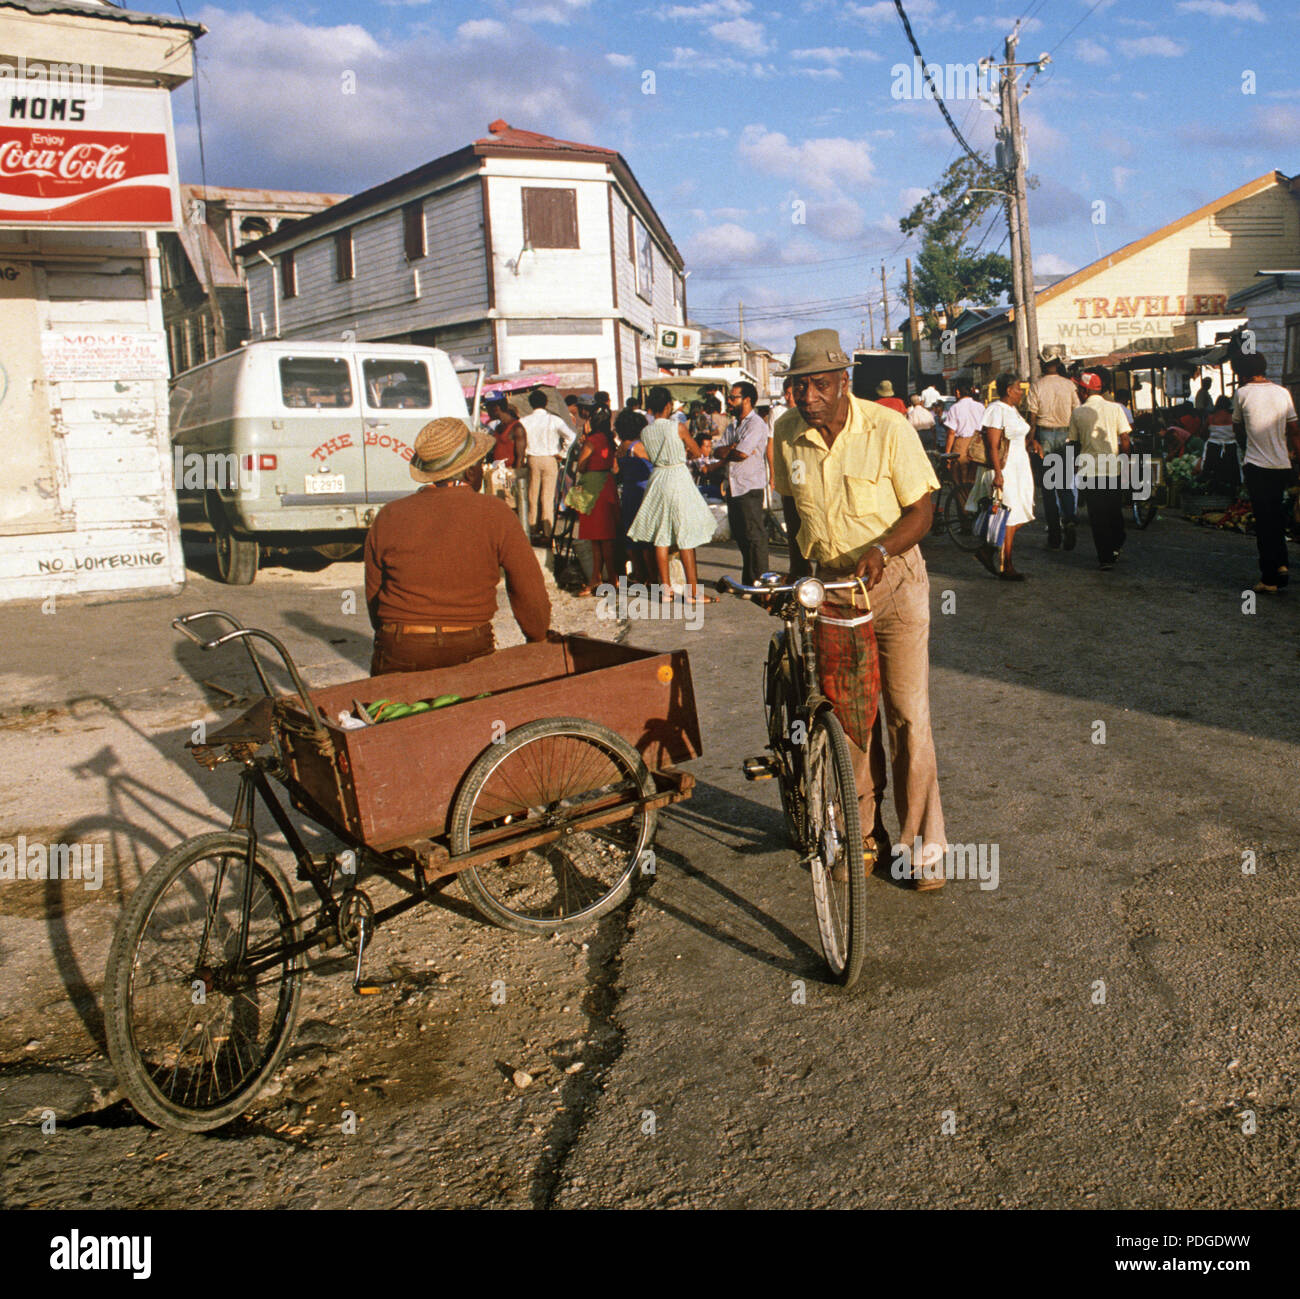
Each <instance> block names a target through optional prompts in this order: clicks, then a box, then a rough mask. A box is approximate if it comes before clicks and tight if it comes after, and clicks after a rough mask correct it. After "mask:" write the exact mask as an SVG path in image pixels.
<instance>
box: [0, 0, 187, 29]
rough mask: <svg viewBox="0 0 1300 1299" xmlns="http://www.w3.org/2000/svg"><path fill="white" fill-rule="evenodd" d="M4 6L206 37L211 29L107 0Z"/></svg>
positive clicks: (5, 2) (9, 1)
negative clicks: (99, 2)
mask: <svg viewBox="0 0 1300 1299" xmlns="http://www.w3.org/2000/svg"><path fill="white" fill-rule="evenodd" d="M0 9H24V10H26V11H27V12H28V13H30V14H75V15H76V16H77V17H79V18H105V19H108V20H109V21H110V22H119V23H140V24H142V25H143V26H147V27H173V28H174V27H179V28H181V30H182V31H187V32H192V33H193V34H194V35H195V36H202V35H203V33H204V32H205V31H207V28H206V27H204V26H203V24H202V23H191V22H186V21H185V20H184V19H181V18H165V17H163V16H162V15H161V14H142V13H140V12H139V11H138V10H135V9H122V8H119V7H118V6H117V5H115V4H109V3H107V0H106V2H105V3H104V4H93V3H91V2H90V0H0Z"/></svg>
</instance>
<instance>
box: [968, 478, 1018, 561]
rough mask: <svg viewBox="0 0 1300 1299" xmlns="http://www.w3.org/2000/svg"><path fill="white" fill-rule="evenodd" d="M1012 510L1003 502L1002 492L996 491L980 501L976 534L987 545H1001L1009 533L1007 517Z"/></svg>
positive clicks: (975, 527) (976, 517) (976, 516)
mask: <svg viewBox="0 0 1300 1299" xmlns="http://www.w3.org/2000/svg"><path fill="white" fill-rule="evenodd" d="M1010 514H1011V511H1010V510H1009V509H1008V508H1007V507H1006V506H1005V505H1003V504H1002V493H1001V492H996V491H995V492H994V493H993V495H992V496H986V497H984V499H983V500H982V501H980V508H979V512H978V513H977V514H976V515H975V524H974V531H975V535H976V536H977V537H978V538H979V539H980V540H981V541H982V542H984V543H985V544H986V545H989V546H993V547H995V548H996V547H999V546H1001V545H1002V541H1003V539H1004V538H1005V537H1006V535H1007V519H1008V517H1009V516H1010Z"/></svg>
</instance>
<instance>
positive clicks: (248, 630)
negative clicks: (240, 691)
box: [172, 609, 325, 731]
mask: <svg viewBox="0 0 1300 1299" xmlns="http://www.w3.org/2000/svg"><path fill="white" fill-rule="evenodd" d="M200 618H219V619H221V620H222V621H223V622H225V623H228V624H229V625H230V627H231V630H230V631H228V632H225V633H223V634H222V635H220V636H217V637H214V638H213V639H212V640H204V639H203V637H201V636H200V635H199V634H198V633H197V632H195V631H193V630H192V629H191V628H190V627H189V625H188V624H189V623H191V622H197V621H198V620H199V619H200ZM172 626H173V627H174V628H175V629H176V630H177V631H178V632H180V633H181V635H182V636H187V637H188V638H189V639H190V640H192V641H193V642H194V643H195V644H196V645H197V646H198V647H199V649H201V650H214V649H220V648H221V646H222V645H227V644H229V643H230V642H231V641H234V640H238V641H243V643H244V648H245V649H246V650H247V651H248V656H249V658H251V659H252V660H253V668H254V670H255V671H256V673H257V679H258V680H259V681H260V682H261V684H262V689H263V690H264V691H265V692H266V695H267V698H269V699H274V698H275V692H274V691H273V690H272V689H271V683H270V682H269V681H268V680H267V679H266V673H265V672H264V671H263V670H262V664H261V661H260V660H259V659H258V657H257V651H256V650H254V648H253V644H252V642H253V637H255V636H256V637H257V638H259V639H260V640H264V641H266V643H267V644H268V645H270V647H271V648H272V649H273V650H275V652H276V653H277V654H278V655H279V656H280V659H281V661H282V662H283V663H284V666H285V669H286V671H287V672H288V673H289V677H290V679H291V680H292V681H293V687H294V689H295V690H296V691H297V692H298V698H299V699H300V700H301V701H302V705H303V708H304V709H305V710H306V712H307V715H308V717H310V718H311V722H312V725H313V727H314V728H315V729H316V730H318V731H323V730H324V729H325V723H324V720H323V719H322V718H321V715H320V711H319V710H318V709H317V707H316V704H315V702H314V701H313V700H312V697H311V695H310V694H308V693H307V687H306V685H305V684H304V683H303V679H302V676H301V674H300V673H299V671H298V665H297V664H296V663H295V662H294V661H293V658H292V657H291V656H290V654H289V651H288V650H287V649H286V648H285V647H284V645H283V644H282V643H281V642H280V641H279V640H277V639H276V638H275V637H274V636H272V635H271V634H270V632H265V631H259V630H258V629H257V628H256V627H245V626H244V625H243V623H241V622H240V621H239V619H238V618H236V617H234V616H233V615H232V614H228V613H223V612H221V610H219V609H207V610H204V611H203V612H202V613H188V614H185V615H184V616H183V617H180V618H174V619H172Z"/></svg>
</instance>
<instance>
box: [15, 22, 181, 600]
mask: <svg viewBox="0 0 1300 1299" xmlns="http://www.w3.org/2000/svg"><path fill="white" fill-rule="evenodd" d="M202 32H203V28H202V27H201V26H200V25H198V24H196V23H190V22H185V21H182V20H181V19H178V18H168V17H160V16H158V15H155V14H143V13H136V12H134V11H131V10H127V9H121V8H118V7H116V6H114V5H109V4H104V3H99V2H98V0H3V3H0V71H2V72H3V73H4V74H5V75H7V76H11V77H13V78H14V80H13V81H12V82H11V83H10V84H9V85H6V86H5V87H4V92H5V93H3V94H0V354H2V355H3V362H4V364H3V373H2V375H0V379H2V381H0V418H3V423H4V429H5V440H6V447H5V474H4V478H3V482H0V599H5V600H40V601H42V607H43V608H44V609H45V610H46V612H53V611H54V610H55V608H56V607H57V603H58V601H59V600H60V599H62V598H64V597H66V596H74V595H81V594H87V593H94V594H97V595H98V594H103V593H105V592H132V593H139V592H145V591H175V590H178V589H179V588H180V586H181V584H182V583H183V581H184V576H185V568H184V563H183V561H182V557H181V547H180V534H179V530H178V527H177V521H176V498H175V495H174V493H173V491H172V461H171V455H170V439H169V437H168V409H167V378H168V371H167V349H166V342H165V336H164V333H163V318H162V299H161V295H160V292H159V272H158V244H157V232H158V231H160V230H166V229H174V228H175V227H176V224H177V222H178V219H179V194H178V191H177V176H176V161H175V147H174V140H173V132H172V119H171V101H170V91H171V89H172V88H173V87H175V86H178V85H182V84H184V82H185V81H186V80H188V79H189V77H190V76H191V75H192V74H193V43H194V40H195V38H196V37H198V36H199V35H201V34H202Z"/></svg>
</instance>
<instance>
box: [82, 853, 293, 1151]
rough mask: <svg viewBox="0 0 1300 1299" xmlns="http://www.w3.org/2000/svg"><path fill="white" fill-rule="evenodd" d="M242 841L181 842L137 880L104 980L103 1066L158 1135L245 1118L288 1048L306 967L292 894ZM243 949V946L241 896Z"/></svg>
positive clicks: (269, 861) (270, 862)
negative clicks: (297, 951) (292, 950)
mask: <svg viewBox="0 0 1300 1299" xmlns="http://www.w3.org/2000/svg"><path fill="white" fill-rule="evenodd" d="M247 871H248V836H247V835H246V834H243V833H239V832H237V831H220V832H217V833H215V834H204V835H199V836H198V837H197V838H194V839H188V840H186V841H185V842H184V843H183V844H180V845H178V846H177V847H176V848H174V849H172V851H171V852H169V853H167V854H166V855H165V856H164V857H162V858H161V859H160V860H159V862H158V864H157V865H156V866H155V867H154V868H153V869H152V870H151V871H150V872H149V874H148V875H146V876H145V877H144V879H143V880H142V881H141V884H140V887H139V888H138V889H137V890H136V891H135V895H134V896H133V897H132V898H131V901H130V904H129V905H128V906H127V908H126V910H125V912H123V914H122V918H121V920H120V921H119V922H118V927H117V933H116V935H115V936H114V938H113V946H112V948H111V950H110V951H109V955H108V969H107V971H106V973H105V978H104V1027H105V1031H106V1034H107V1037H108V1054H109V1057H110V1058H111V1059H112V1061H113V1065H114V1068H116V1070H117V1076H118V1080H119V1081H120V1082H121V1084H122V1089H123V1091H125V1092H126V1095H127V1097H128V1099H129V1100H130V1101H131V1104H132V1105H134V1106H135V1108H136V1110H137V1111H138V1113H139V1114H140V1115H141V1117H142V1118H145V1119H147V1120H148V1121H149V1122H150V1123H154V1124H157V1125H158V1126H159V1127H166V1128H180V1129H181V1130H183V1131H186V1132H206V1131H208V1130H210V1129H211V1128H217V1127H220V1126H221V1125H222V1124H223V1123H228V1122H229V1121H230V1120H231V1119H233V1118H235V1117H236V1116H237V1115H239V1114H241V1113H243V1111H244V1110H245V1109H247V1108H248V1106H249V1105H250V1104H251V1103H252V1101H253V1099H254V1098H255V1097H256V1096H257V1093H258V1092H259V1091H260V1090H261V1089H262V1087H263V1085H264V1084H265V1083H266V1082H267V1081H268V1080H269V1079H270V1077H271V1075H272V1074H273V1073H274V1072H275V1070H276V1069H277V1068H278V1067H279V1065H280V1062H281V1061H282V1060H283V1058H284V1054H285V1052H286V1051H287V1050H288V1047H289V1039H290V1037H291V1035H292V1032H293V1025H294V1020H295V1018H296V1016H297V1012H298V996H299V993H300V992H301V976H302V960H303V958H302V956H301V955H287V954H285V953H284V949H285V948H286V947H287V946H288V945H289V944H291V943H292V942H294V941H295V940H296V938H297V936H298V928H299V927H298V912H297V907H296V905H295V903H294V900H293V893H292V891H291V890H290V888H289V885H288V884H287V882H286V881H285V878H284V875H283V874H282V873H281V871H280V868H279V867H278V866H277V865H276V864H275V861H274V859H273V858H271V857H270V856H269V855H268V854H266V853H264V852H263V851H261V849H259V850H258V852H257V855H256V858H255V859H254V864H253V878H252V880H251V884H250V882H249V881H248V879H247ZM246 885H249V887H250V905H249V917H248V936H247V941H246V942H245V943H244V944H243V945H242V949H241V944H240V928H241V915H242V907H243V897H244V889H245V886H246Z"/></svg>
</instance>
